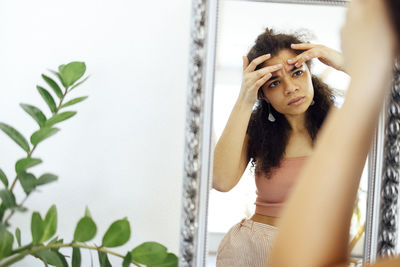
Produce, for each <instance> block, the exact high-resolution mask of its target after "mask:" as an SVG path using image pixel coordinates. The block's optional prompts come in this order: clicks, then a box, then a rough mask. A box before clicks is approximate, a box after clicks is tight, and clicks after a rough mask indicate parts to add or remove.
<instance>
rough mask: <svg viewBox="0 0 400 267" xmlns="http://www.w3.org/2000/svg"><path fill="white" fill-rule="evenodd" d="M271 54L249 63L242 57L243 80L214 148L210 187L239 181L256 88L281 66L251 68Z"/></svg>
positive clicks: (220, 187)
mask: <svg viewBox="0 0 400 267" xmlns="http://www.w3.org/2000/svg"><path fill="white" fill-rule="evenodd" d="M270 57H271V56H270V55H264V56H261V57H258V58H256V59H254V60H253V61H252V62H251V63H250V64H249V62H248V59H247V57H243V82H242V88H241V90H240V94H239V97H238V100H237V101H236V104H235V106H234V108H233V110H232V112H231V115H230V116H229V119H228V122H227V124H226V126H225V129H224V131H223V132H222V135H221V137H220V139H219V140H218V142H217V145H216V146H215V149H214V162H213V188H214V189H216V190H218V191H221V192H227V191H229V190H231V189H232V188H233V187H234V186H235V185H236V184H237V183H238V182H239V180H240V178H241V177H242V175H243V172H244V170H245V169H246V166H247V164H248V162H249V160H248V158H247V143H248V137H247V135H246V131H247V126H248V124H249V120H250V116H251V113H252V110H253V106H254V104H255V103H256V100H257V93H258V89H259V88H260V87H261V86H262V85H263V84H264V83H265V82H266V81H267V80H268V79H269V78H270V77H271V76H272V75H271V72H273V71H277V70H279V69H280V68H281V67H282V66H279V65H273V66H269V67H264V68H261V69H259V70H256V71H255V68H256V67H257V66H258V65H259V64H262V63H263V62H265V61H266V60H268V59H269V58H270Z"/></svg>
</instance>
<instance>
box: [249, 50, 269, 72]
mask: <svg viewBox="0 0 400 267" xmlns="http://www.w3.org/2000/svg"><path fill="white" fill-rule="evenodd" d="M269 58H271V54H266V55H262V56H259V57H257V58H255V59H253V60H252V61H251V63H250V64H249V65H248V66H247V68H246V69H245V71H246V72H251V71H254V70H255V69H256V67H257V66H258V65H260V64H261V63H263V62H265V61H266V60H267V59H269Z"/></svg>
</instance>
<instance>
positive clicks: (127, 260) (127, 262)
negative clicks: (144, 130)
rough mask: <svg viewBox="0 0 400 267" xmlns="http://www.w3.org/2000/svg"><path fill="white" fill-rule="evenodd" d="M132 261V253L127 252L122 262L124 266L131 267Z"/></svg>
mask: <svg viewBox="0 0 400 267" xmlns="http://www.w3.org/2000/svg"><path fill="white" fill-rule="evenodd" d="M131 263H132V255H131V253H130V252H128V253H126V255H125V257H124V261H123V262H122V267H129V265H131Z"/></svg>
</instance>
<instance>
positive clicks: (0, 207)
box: [0, 203, 7, 225]
mask: <svg viewBox="0 0 400 267" xmlns="http://www.w3.org/2000/svg"><path fill="white" fill-rule="evenodd" d="M6 209H7V207H6V205H4V203H1V204H0V222H1V221H2V220H3V216H4V212H5V211H6ZM0 225H1V223H0Z"/></svg>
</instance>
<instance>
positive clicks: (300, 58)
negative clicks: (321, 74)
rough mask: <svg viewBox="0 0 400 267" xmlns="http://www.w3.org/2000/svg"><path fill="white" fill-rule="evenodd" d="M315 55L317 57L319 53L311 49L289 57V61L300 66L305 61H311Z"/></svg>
mask: <svg viewBox="0 0 400 267" xmlns="http://www.w3.org/2000/svg"><path fill="white" fill-rule="evenodd" d="M315 57H317V55H316V54H315V53H314V52H313V51H312V50H309V51H306V52H304V53H301V54H300V55H298V56H297V57H295V58H292V59H288V60H287V62H288V64H291V65H295V66H296V67H297V68H299V67H300V66H301V65H302V64H303V63H304V62H306V61H309V60H311V59H313V58H315Z"/></svg>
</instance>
